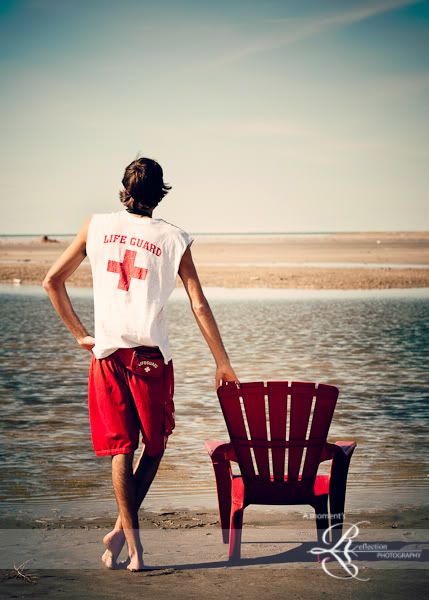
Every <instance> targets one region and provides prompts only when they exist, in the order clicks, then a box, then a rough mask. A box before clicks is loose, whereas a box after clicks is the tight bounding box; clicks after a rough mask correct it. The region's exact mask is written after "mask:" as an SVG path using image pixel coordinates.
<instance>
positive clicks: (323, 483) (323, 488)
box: [233, 475, 330, 496]
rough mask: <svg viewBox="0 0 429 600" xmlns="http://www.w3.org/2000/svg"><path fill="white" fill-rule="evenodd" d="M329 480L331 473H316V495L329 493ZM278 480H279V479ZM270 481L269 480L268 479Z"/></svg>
mask: <svg viewBox="0 0 429 600" xmlns="http://www.w3.org/2000/svg"><path fill="white" fill-rule="evenodd" d="M238 477H240V478H241V475H233V478H234V479H236V478H238ZM255 480H257V481H261V482H262V481H267V480H266V479H262V478H261V479H260V478H259V477H256V478H255ZM287 480H288V479H287V475H285V476H284V479H283V481H284V482H285V483H286V482H287ZM329 480H330V475H316V480H315V482H314V495H315V496H322V495H323V494H329ZM270 481H273V482H274V475H271V476H270ZM276 481H279V480H278V479H277V480H276ZM298 481H301V475H298ZM267 483H268V481H267Z"/></svg>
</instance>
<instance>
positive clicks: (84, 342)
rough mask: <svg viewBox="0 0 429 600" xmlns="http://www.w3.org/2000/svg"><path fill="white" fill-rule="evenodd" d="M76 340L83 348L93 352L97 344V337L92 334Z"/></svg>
mask: <svg viewBox="0 0 429 600" xmlns="http://www.w3.org/2000/svg"><path fill="white" fill-rule="evenodd" d="M76 341H77V343H78V344H79V346H80V347H81V348H83V349H84V350H88V351H89V352H91V351H92V349H93V348H94V346H95V338H93V337H92V335H86V336H85V337H83V338H77V340H76Z"/></svg>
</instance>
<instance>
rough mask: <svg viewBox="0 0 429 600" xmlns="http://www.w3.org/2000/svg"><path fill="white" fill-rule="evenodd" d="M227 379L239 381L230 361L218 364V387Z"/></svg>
mask: <svg viewBox="0 0 429 600" xmlns="http://www.w3.org/2000/svg"><path fill="white" fill-rule="evenodd" d="M226 381H234V382H235V383H239V381H238V377H237V375H236V374H235V372H234V369H233V368H232V367H231V365H230V364H229V363H228V364H226V365H218V367H217V368H216V389H217V388H218V387H219V386H220V385H222V383H225V382H226Z"/></svg>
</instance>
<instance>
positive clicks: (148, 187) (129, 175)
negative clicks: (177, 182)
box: [119, 157, 171, 214]
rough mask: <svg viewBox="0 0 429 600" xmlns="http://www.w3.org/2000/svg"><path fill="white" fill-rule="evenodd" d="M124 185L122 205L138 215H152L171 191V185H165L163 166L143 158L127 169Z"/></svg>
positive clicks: (123, 180)
mask: <svg viewBox="0 0 429 600" xmlns="http://www.w3.org/2000/svg"><path fill="white" fill-rule="evenodd" d="M122 185H123V186H124V188H125V189H124V190H121V191H120V192H119V198H120V200H121V202H122V204H124V205H125V206H126V208H127V210H128V211H129V212H134V213H137V214H147V213H148V212H149V213H151V212H152V210H153V209H154V208H155V207H156V206H157V205H158V204H159V203H160V202H161V200H162V199H163V198H164V196H165V195H166V194H168V192H169V190H171V185H167V184H166V183H164V179H163V172H162V168H161V165H159V164H158V163H157V162H156V160H152V159H151V158H143V157H142V158H137V159H136V160H133V162H132V163H130V164H129V165H128V166H127V167H126V169H125V173H124V176H123V178H122Z"/></svg>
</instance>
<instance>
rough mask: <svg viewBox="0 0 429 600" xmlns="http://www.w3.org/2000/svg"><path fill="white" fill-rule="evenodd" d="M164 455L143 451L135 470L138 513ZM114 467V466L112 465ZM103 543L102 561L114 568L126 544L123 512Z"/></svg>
mask: <svg viewBox="0 0 429 600" xmlns="http://www.w3.org/2000/svg"><path fill="white" fill-rule="evenodd" d="M162 456H163V454H160V455H158V456H148V455H147V454H146V453H145V450H144V449H143V450H142V452H141V454H140V457H139V460H138V462H137V464H136V466H135V469H134V475H133V476H134V490H135V507H136V510H137V511H138V510H139V508H140V506H141V504H142V502H143V500H144V498H145V497H146V494H147V492H148V490H149V488H150V486H151V484H152V481H153V480H154V478H155V475H156V473H157V471H158V467H159V464H160V462H161V459H162ZM112 466H113V465H112ZM103 542H104V544H105V546H106V547H107V550H106V552H105V553H104V555H103V557H102V560H103V562H104V564H105V565H106V566H107V567H109V568H112V567H114V566H115V563H116V560H117V558H118V556H119V554H120V553H121V550H122V547H123V545H124V543H125V534H124V527H123V520H122V515H121V512H120V511H119V515H118V518H117V519H116V523H115V526H114V528H113V529H112V531H110V532H109V533H108V534H107V535H105V536H104V538H103Z"/></svg>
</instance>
